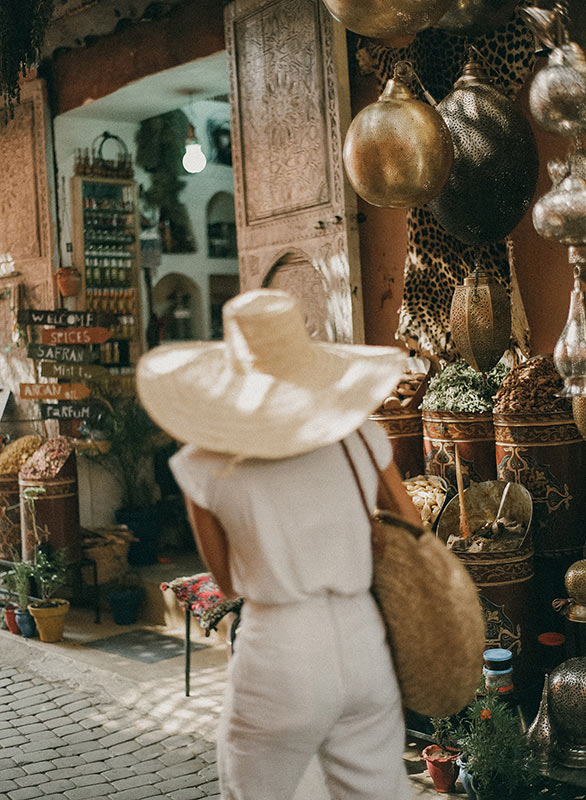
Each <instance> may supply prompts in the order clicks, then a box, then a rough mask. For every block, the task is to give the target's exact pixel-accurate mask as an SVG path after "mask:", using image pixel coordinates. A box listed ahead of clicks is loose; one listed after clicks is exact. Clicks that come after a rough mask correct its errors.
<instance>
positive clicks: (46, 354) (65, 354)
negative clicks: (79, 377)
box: [26, 344, 96, 364]
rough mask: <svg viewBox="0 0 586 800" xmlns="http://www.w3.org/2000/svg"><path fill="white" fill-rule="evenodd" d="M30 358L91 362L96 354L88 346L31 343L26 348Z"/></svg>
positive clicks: (69, 362) (68, 362)
mask: <svg viewBox="0 0 586 800" xmlns="http://www.w3.org/2000/svg"><path fill="white" fill-rule="evenodd" d="M26 354H27V356H28V357H29V358H34V359H37V360H39V361H40V360H41V359H46V360H47V361H63V362H64V363H66V364H91V363H92V362H93V361H95V360H96V355H94V353H92V351H91V350H90V349H89V348H87V347H69V346H68V345H63V344H56V345H50V344H29V346H28V347H27V349H26Z"/></svg>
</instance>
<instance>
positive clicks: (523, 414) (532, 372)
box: [494, 356, 586, 560]
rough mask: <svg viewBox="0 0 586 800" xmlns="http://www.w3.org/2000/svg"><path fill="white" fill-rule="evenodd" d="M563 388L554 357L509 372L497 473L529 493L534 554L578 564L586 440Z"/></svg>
mask: <svg viewBox="0 0 586 800" xmlns="http://www.w3.org/2000/svg"><path fill="white" fill-rule="evenodd" d="M562 389H563V379H562V378H561V377H560V375H559V373H558V372H557V370H556V368H555V366H554V363H553V358H552V357H551V356H536V357H535V358H531V359H529V360H528V361H526V362H525V363H523V364H520V365H519V366H518V367H515V368H514V369H512V370H511V372H510V374H509V375H508V377H507V378H506V379H505V381H504V382H503V385H502V387H501V389H500V390H499V392H498V393H497V395H496V398H495V405H494V426H495V439H496V454H497V470H498V477H499V478H500V479H501V480H505V481H514V482H515V483H521V484H523V486H526V487H527V489H529V491H530V492H531V495H532V497H533V520H534V522H533V537H534V542H535V552H536V553H538V554H540V555H546V556H548V555H549V556H559V555H564V556H568V557H571V558H573V559H574V560H575V558H580V557H581V554H582V548H583V547H584V541H585V540H586V516H585V515H584V509H585V508H586V442H585V441H584V439H583V438H582V436H581V435H580V432H579V431H578V428H577V427H576V423H575V421H574V418H573V416H572V406H571V402H570V401H569V400H567V399H566V398H563V397H560V396H559V395H560V392H561V391H562Z"/></svg>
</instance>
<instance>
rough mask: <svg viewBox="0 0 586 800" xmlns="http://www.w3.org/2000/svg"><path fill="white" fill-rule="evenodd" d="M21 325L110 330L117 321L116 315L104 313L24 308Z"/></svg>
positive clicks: (19, 314) (20, 320) (19, 320)
mask: <svg viewBox="0 0 586 800" xmlns="http://www.w3.org/2000/svg"><path fill="white" fill-rule="evenodd" d="M17 320H18V323H19V324H20V325H57V326H59V327H75V328H92V327H96V326H98V327H104V328H108V327H109V326H110V325H113V324H114V322H115V321H116V317H115V316H114V314H106V313H104V312H103V311H96V312H94V311H68V310H67V309H66V308H58V309H56V310H55V311H43V310H41V309H38V310H37V309H34V308H22V309H21V310H20V311H19V312H18V315H17Z"/></svg>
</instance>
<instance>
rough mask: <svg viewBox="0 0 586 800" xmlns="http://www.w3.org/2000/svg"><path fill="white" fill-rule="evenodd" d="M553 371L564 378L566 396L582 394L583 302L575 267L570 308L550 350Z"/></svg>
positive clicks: (585, 372)
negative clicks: (560, 332) (554, 367)
mask: <svg viewBox="0 0 586 800" xmlns="http://www.w3.org/2000/svg"><path fill="white" fill-rule="evenodd" d="M553 360H554V363H555V366H556V369H557V371H558V372H559V373H560V375H561V376H562V378H563V379H564V389H563V391H562V394H563V395H564V396H566V397H575V396H580V395H586V304H585V299H584V289H583V286H582V282H581V281H580V278H579V270H578V269H575V270H574V288H573V289H572V293H571V294H570V311H569V313H568V319H567V321H566V325H565V327H564V329H563V331H562V335H561V336H560V338H559V339H558V341H557V344H556V346H555V348H554V351H553Z"/></svg>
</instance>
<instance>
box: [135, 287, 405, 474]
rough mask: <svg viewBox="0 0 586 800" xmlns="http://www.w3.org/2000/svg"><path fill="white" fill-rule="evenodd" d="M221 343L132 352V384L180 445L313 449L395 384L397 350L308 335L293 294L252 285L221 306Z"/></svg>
mask: <svg viewBox="0 0 586 800" xmlns="http://www.w3.org/2000/svg"><path fill="white" fill-rule="evenodd" d="M223 325H224V340H223V341H221V342H196V341H189V342H180V343H174V344H164V345H160V346H159V347H156V348H154V349H153V350H150V351H149V352H148V353H146V354H145V355H144V356H142V358H141V359H140V361H139V363H138V368H137V386H138V393H139V397H140V400H141V401H142V404H143V405H144V407H145V409H146V410H147V412H148V413H149V414H150V416H151V417H152V418H153V419H154V421H155V422H156V423H157V424H158V425H159V426H160V427H161V428H163V430H165V431H167V433H169V434H170V435H171V436H172V437H173V438H174V439H177V440H179V441H180V442H184V443H189V444H193V445H196V446H197V447H200V448H203V449H206V450H212V451H214V452H219V453H229V454H232V455H236V456H239V457H241V458H265V459H277V458H286V457H288V456H295V455H299V454H301V453H306V452H309V451H310V450H315V449H316V448H318V447H321V446H323V445H327V444H332V443H333V442H336V441H339V440H340V439H343V438H344V437H345V436H347V435H348V434H350V433H351V432H352V431H354V430H356V429H357V428H358V427H360V425H361V424H362V423H363V422H364V420H365V419H366V418H367V417H368V415H369V414H370V413H371V412H372V411H373V410H374V409H375V408H377V407H378V406H379V405H380V404H381V403H382V401H383V400H384V398H385V397H386V396H387V395H388V394H389V393H390V392H391V391H392V390H393V388H394V387H395V386H396V384H397V383H398V381H399V379H400V377H401V375H402V373H403V371H404V368H405V361H406V353H404V352H403V351H402V350H400V349H399V348H396V347H374V346H368V345H349V344H332V343H329V342H318V341H313V340H312V339H311V338H310V336H309V334H308V332H307V330H306V328H305V325H304V322H303V318H302V316H301V312H300V310H299V308H298V306H297V303H296V301H295V300H294V298H293V297H292V296H291V295H289V294H287V293H286V292H282V291H274V290H269V289H258V290H255V291H250V292H246V293H244V294H240V295H237V296H236V297H234V298H233V299H232V300H230V301H228V302H227V303H226V304H225V305H224V308H223Z"/></svg>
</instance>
